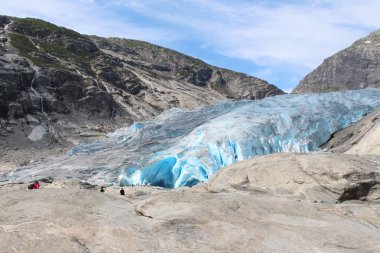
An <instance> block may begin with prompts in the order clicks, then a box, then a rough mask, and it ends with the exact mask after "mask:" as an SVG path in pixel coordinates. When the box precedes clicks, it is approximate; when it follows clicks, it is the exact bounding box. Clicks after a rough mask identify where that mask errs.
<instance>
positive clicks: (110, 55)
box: [0, 16, 283, 167]
mask: <svg viewBox="0 0 380 253" xmlns="http://www.w3.org/2000/svg"><path fill="white" fill-rule="evenodd" d="M278 94H283V92H282V91H281V90H279V89H278V88H276V87H275V86H273V85H271V84H268V83H267V82H265V81H263V80H260V79H258V78H255V77H251V76H247V75H245V74H241V73H236V72H233V71H229V70H226V69H222V68H217V67H214V66H210V65H208V64H206V63H204V62H202V61H201V60H199V59H195V58H192V57H189V56H186V55H183V54H180V53H178V52H176V51H173V50H170V49H166V48H162V47H159V46H156V45H152V44H149V43H146V42H142V41H136V40H127V39H118V38H109V39H106V38H100V37H96V36H86V35H82V34H79V33H77V32H75V31H72V30H69V29H66V28H63V27H58V26H56V25H54V24H51V23H48V22H45V21H42V20H38V19H31V18H15V17H7V16H0V120H1V122H0V138H1V139H2V141H1V142H0V143H1V144H0V150H2V151H3V154H2V156H1V162H2V165H5V166H11V167H12V166H13V165H12V164H11V163H12V161H16V163H25V162H29V161H30V160H33V157H36V155H37V154H36V152H34V153H33V152H32V153H28V152H29V151H31V150H32V149H36V150H37V149H41V148H42V150H41V152H42V153H45V155H48V154H50V153H54V152H55V151H57V150H62V151H63V150H65V148H66V147H68V146H72V145H75V144H78V143H80V142H83V141H85V140H89V139H92V138H101V137H102V136H104V135H105V133H106V132H109V131H112V130H114V129H116V128H119V127H121V126H123V125H127V124H130V123H131V122H133V121H136V120H145V119H151V118H153V117H155V116H157V115H159V114H160V113H161V112H163V111H164V110H167V109H169V108H172V107H181V108H195V107H198V106H203V105H207V104H211V103H215V102H217V101H220V100H224V99H227V98H231V99H261V98H264V97H266V96H274V95H278ZM10 150H12V152H10ZM45 151H46V152H45ZM53 151H54V152H53ZM41 156H42V157H43V156H44V155H41ZM17 165H19V164H17Z"/></svg>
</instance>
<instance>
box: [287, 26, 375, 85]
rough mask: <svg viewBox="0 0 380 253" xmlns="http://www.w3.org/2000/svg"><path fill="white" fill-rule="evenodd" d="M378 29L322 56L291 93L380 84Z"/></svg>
mask: <svg viewBox="0 0 380 253" xmlns="http://www.w3.org/2000/svg"><path fill="white" fill-rule="evenodd" d="M379 55H380V30H377V31H375V32H373V33H371V34H370V35H368V36H367V37H365V38H362V39H360V40H358V41H356V42H355V43H354V44H353V45H352V46H350V47H349V48H346V49H344V50H342V51H340V52H338V53H336V54H335V55H333V56H331V57H329V58H327V59H325V60H324V61H323V63H322V64H321V65H320V66H319V67H318V68H317V69H315V70H314V71H313V72H311V73H310V74H308V75H307V76H306V77H305V78H304V79H303V80H302V81H301V82H300V84H299V85H298V86H297V87H296V88H295V89H294V91H293V92H294V93H308V92H330V91H338V90H355V89H361V88H366V87H376V88H379V87H380V57H379Z"/></svg>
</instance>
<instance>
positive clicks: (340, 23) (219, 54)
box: [0, 0, 380, 91]
mask: <svg viewBox="0 0 380 253" xmlns="http://www.w3.org/2000/svg"><path fill="white" fill-rule="evenodd" d="M378 10H380V1H378V0H361V1H359V0H304V1H301V0H294V1H291V0H272V1H269V0H257V1H255V0H251V1H249V0H229V1H227V0H192V1H190V0H175V1H173V0H49V1H47V0H33V1H30V0H12V1H3V2H2V3H1V10H0V13H1V14H5V15H11V16H18V17H35V18H41V19H44V20H47V21H50V22H52V23H55V24H58V25H61V26H65V27H68V28H71V29H74V30H76V31H78V32H81V33H85V34H95V35H99V36H104V37H123V38H133V39H140V40H145V41H149V42H151V43H154V44H158V45H161V46H164V47H168V48H171V49H175V50H177V51H180V52H182V53H185V54H188V55H191V56H194V57H197V58H200V59H202V60H204V61H206V62H207V63H210V64H212V65H216V66H220V67H225V68H229V69H232V70H235V71H239V72H244V73H247V74H250V75H254V76H257V77H259V78H262V79H264V80H267V81H269V82H270V83H273V84H275V85H277V86H278V87H280V88H281V89H284V90H286V91H290V90H291V89H292V88H294V87H295V86H296V85H297V84H298V82H299V81H300V80H301V79H302V77H304V76H305V75H306V74H307V73H309V72H310V71H311V70H313V69H314V68H316V67H317V66H318V65H319V64H321V63H322V61H323V59H325V58H327V57H329V56H331V55H332V54H334V53H336V52H337V51H339V50H342V49H343V48H345V47H348V46H349V45H351V44H352V43H353V42H354V41H355V40H357V39H359V38H360V37H363V36H365V35H367V34H368V33H370V32H372V31H374V30H376V29H379V28H380V15H378Z"/></svg>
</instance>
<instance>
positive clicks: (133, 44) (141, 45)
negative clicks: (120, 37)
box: [124, 39, 209, 67]
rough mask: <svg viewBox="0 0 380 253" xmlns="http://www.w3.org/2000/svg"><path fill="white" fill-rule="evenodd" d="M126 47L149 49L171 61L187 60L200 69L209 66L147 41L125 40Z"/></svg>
mask: <svg viewBox="0 0 380 253" xmlns="http://www.w3.org/2000/svg"><path fill="white" fill-rule="evenodd" d="M124 46H125V47H126V48H131V49H148V50H150V51H151V52H152V53H155V54H159V55H160V54H161V55H165V56H166V57H168V59H169V60H172V61H175V59H176V58H185V59H186V61H187V62H188V63H189V64H190V65H194V66H198V67H207V66H209V65H208V64H207V63H205V62H203V61H201V60H199V59H197V58H193V57H190V56H187V55H185V54H182V53H179V52H177V51H175V50H171V49H168V48H165V47H160V46H157V45H153V44H151V43H148V42H145V41H140V40H131V39H125V40H124Z"/></svg>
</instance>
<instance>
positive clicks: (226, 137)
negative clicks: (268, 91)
mask: <svg viewBox="0 0 380 253" xmlns="http://www.w3.org/2000/svg"><path fill="white" fill-rule="evenodd" d="M378 107H380V89H363V90H355V91H348V92H334V93H326V94H307V95H282V96H276V97H271V98H266V99H263V100H260V101H246V100H244V101H224V102H221V103H218V104H216V105H213V106H208V107H204V108H199V109H196V110H181V109H178V108H176V109H171V110H169V111H166V112H164V113H162V114H161V115H160V116H159V117H158V118H156V119H155V120H152V121H147V122H137V123H134V124H133V125H132V126H130V127H128V128H122V129H118V130H116V131H115V132H113V133H110V134H109V135H108V139H107V140H104V141H95V142H90V143H86V144H82V145H79V146H77V147H75V148H73V149H72V150H70V151H69V152H68V154H67V155H65V156H62V157H59V158H56V159H53V160H51V161H48V162H46V163H44V164H40V165H38V166H36V167H24V168H21V169H19V170H17V171H15V172H13V173H11V174H9V175H7V176H6V177H7V178H8V179H12V180H24V181H25V180H27V181H31V180H34V179H38V178H40V177H46V176H52V177H60V178H71V177H78V178H81V179H84V180H87V181H88V182H90V183H96V184H104V183H106V184H112V183H115V182H117V183H119V184H120V185H145V184H148V185H156V186H162V187H168V188H172V187H180V186H193V185H195V184H197V183H198V182H202V181H207V180H208V179H209V178H210V177H211V176H212V175H213V174H215V173H216V172H217V171H218V170H219V169H220V168H222V167H225V166H228V165H230V164H232V163H235V162H237V161H241V160H244V159H248V158H251V157H254V156H257V155H265V154H270V153H275V152H310V151H315V150H317V148H318V147H319V146H320V145H321V144H323V143H324V142H326V141H327V140H328V139H329V138H330V136H331V134H332V133H334V132H336V131H338V130H340V129H342V128H344V127H347V126H348V125H350V124H352V123H354V122H356V121H358V120H359V119H360V118H361V117H363V116H364V115H365V114H367V113H369V112H371V111H372V110H374V109H375V108H378ZM3 177H4V176H3Z"/></svg>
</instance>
